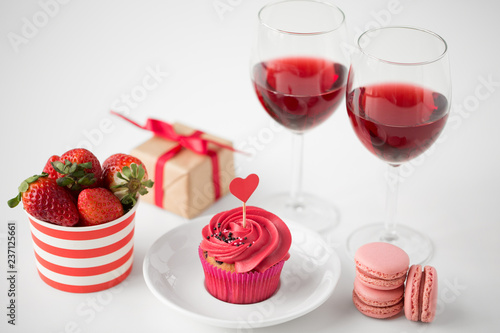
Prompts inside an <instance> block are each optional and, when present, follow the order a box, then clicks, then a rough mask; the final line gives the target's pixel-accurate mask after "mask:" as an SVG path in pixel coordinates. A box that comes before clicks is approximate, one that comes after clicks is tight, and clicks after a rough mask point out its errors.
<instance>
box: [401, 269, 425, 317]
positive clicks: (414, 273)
mask: <svg viewBox="0 0 500 333" xmlns="http://www.w3.org/2000/svg"><path fill="white" fill-rule="evenodd" d="M421 279H422V266H420V265H412V266H411V267H410V270H409V271H408V279H407V280H406V291H405V300H404V309H405V316H406V318H407V319H408V320H412V321H418V320H419V316H420V305H419V298H420V281H421Z"/></svg>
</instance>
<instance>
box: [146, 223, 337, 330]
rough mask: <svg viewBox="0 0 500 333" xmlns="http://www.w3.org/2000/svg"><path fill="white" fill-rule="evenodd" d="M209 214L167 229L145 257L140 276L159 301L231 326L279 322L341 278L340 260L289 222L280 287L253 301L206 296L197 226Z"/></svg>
mask: <svg viewBox="0 0 500 333" xmlns="http://www.w3.org/2000/svg"><path fill="white" fill-rule="evenodd" d="M208 221H209V217H201V218H197V219H194V220H193V221H191V222H189V223H188V224H184V225H181V226H179V227H177V228H175V229H172V230H171V231H169V232H167V233H166V234H164V235H163V236H161V237H160V238H158V239H157V240H156V241H155V243H154V244H153V245H152V246H151V248H150V249H149V250H148V253H147V254H146V257H145V258H144V265H143V270H144V279H145V280H146V284H147V286H148V287H149V289H150V290H151V292H152V293H153V294H154V295H155V296H156V297H158V298H159V299H160V300H161V301H162V302H163V303H165V304H167V305H168V306H170V307H171V308H173V309H175V310H177V311H180V312H181V313H183V314H185V315H186V316H188V317H191V318H193V319H196V320H199V321H201V322H203V323H206V324H210V325H214V326H220V327H230V328H240V329H245V328H256V327H265V326H271V325H276V324H280V323H283V322H286V321H289V320H292V319H295V318H297V317H300V316H302V315H305V314H306V313H309V312H311V311H312V310H314V309H316V308H317V307H318V306H320V305H321V304H323V303H324V302H325V301H326V300H327V299H328V298H329V297H330V295H331V294H332V292H333V290H334V289H335V286H336V284H337V281H338V279H339V277H340V260H339V258H338V256H337V254H336V253H335V251H334V250H333V249H332V248H330V247H328V246H327V245H326V243H325V242H324V241H323V239H322V238H321V237H320V236H319V235H318V234H317V233H315V232H313V231H310V230H308V229H306V228H304V227H301V226H296V225H294V224H290V223H288V226H289V228H290V231H291V233H292V246H291V248H290V259H289V260H288V261H287V262H286V263H285V265H284V267H283V271H282V274H281V280H280V287H279V289H278V291H277V292H276V293H275V294H274V295H273V296H272V297H270V298H269V299H267V300H265V301H263V302H260V303H255V304H245V305H241V304H230V303H226V302H223V301H220V300H218V299H216V298H215V297H213V296H211V295H210V294H209V293H208V292H207V291H206V289H205V286H204V274H203V269H202V267H201V263H200V262H199V261H200V259H199V257H198V245H199V243H200V241H201V237H202V236H201V229H202V228H203V226H204V225H206V224H207V223H208Z"/></svg>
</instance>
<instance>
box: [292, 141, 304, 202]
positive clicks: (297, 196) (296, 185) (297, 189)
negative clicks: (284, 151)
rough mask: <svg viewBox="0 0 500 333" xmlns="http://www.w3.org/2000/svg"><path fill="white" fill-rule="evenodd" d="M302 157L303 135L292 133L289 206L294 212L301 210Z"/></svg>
mask: <svg viewBox="0 0 500 333" xmlns="http://www.w3.org/2000/svg"><path fill="white" fill-rule="evenodd" d="M303 155H304V134H303V133H296V132H293V133H292V187H291V189H290V197H291V205H292V208H293V209H294V210H300V209H302V208H303V207H302V198H301V194H302V165H303Z"/></svg>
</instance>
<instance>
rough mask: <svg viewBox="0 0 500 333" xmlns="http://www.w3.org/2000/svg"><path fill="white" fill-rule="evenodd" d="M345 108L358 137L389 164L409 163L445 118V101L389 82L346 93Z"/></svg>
mask: <svg viewBox="0 0 500 333" xmlns="http://www.w3.org/2000/svg"><path fill="white" fill-rule="evenodd" d="M346 106H347V113H348V115H349V119H350V120H351V123H352V126H353V127H354V131H355V132H356V134H357V136H358V138H359V139H360V140H361V142H362V143H363V144H364V145H365V147H366V148H368V150H370V151H371V152H372V153H374V154H375V155H376V156H378V157H380V158H381V159H383V160H384V161H387V162H389V163H391V164H400V163H402V162H405V161H408V160H410V159H412V158H414V157H416V156H418V155H420V154H421V153H422V152H424V151H425V150H426V149H427V148H429V146H430V145H432V143H434V141H436V139H437V137H438V136H439V134H440V133H441V130H442V129H443V127H444V124H445V123H446V119H447V117H448V100H447V99H446V97H444V96H443V95H441V94H439V93H437V92H433V91H431V90H428V89H426V88H423V87H419V86H414V85H411V84H404V83H388V84H379V85H373V86H366V87H361V88H356V89H354V90H352V91H350V92H348V94H347V97H346Z"/></svg>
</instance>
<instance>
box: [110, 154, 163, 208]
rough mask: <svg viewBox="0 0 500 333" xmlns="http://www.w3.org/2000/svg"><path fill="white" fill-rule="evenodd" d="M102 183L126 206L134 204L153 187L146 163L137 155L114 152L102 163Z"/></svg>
mask: <svg viewBox="0 0 500 333" xmlns="http://www.w3.org/2000/svg"><path fill="white" fill-rule="evenodd" d="M102 169H103V170H102V185H103V186H104V187H106V188H108V189H110V190H111V191H112V192H113V193H114V194H115V195H116V196H117V197H118V198H119V199H120V200H121V202H122V204H123V205H125V206H133V205H135V203H136V202H137V199H138V198H139V195H144V194H146V193H148V190H147V188H151V187H153V184H154V183H153V181H152V180H150V179H148V172H147V170H146V167H145V166H144V164H143V163H142V162H141V160H139V159H138V158H137V157H134V156H131V155H127V154H114V155H111V156H110V157H108V158H107V159H106V160H105V161H104V163H103V164H102Z"/></svg>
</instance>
